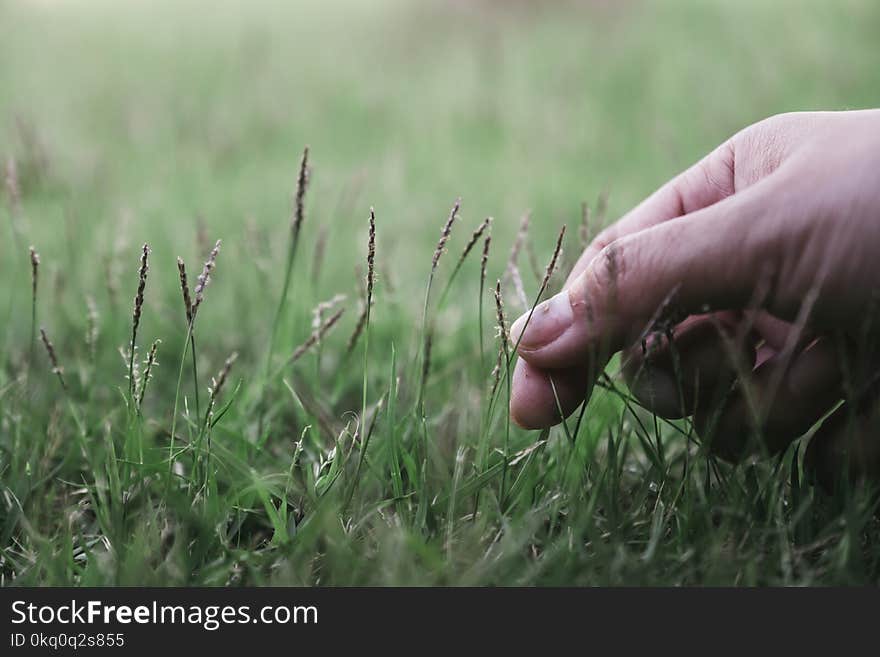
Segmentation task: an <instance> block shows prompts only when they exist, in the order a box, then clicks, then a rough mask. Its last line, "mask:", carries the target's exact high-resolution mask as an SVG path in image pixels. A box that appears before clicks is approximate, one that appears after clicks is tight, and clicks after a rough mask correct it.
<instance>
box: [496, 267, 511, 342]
mask: <svg viewBox="0 0 880 657" xmlns="http://www.w3.org/2000/svg"><path fill="white" fill-rule="evenodd" d="M495 314H496V317H497V319H498V335H499V336H500V338H501V345H502V346H503V347H504V349H505V351H506V350H507V343H508V337H507V322H505V321H504V299H503V298H502V296H501V279H500V278H499V279H498V281H497V282H496V283H495Z"/></svg>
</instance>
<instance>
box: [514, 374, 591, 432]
mask: <svg viewBox="0 0 880 657" xmlns="http://www.w3.org/2000/svg"><path fill="white" fill-rule="evenodd" d="M551 379H552V383H551ZM554 387H555V393H554ZM588 390H589V376H588V371H587V370H586V369H585V368H574V369H567V370H552V371H547V370H541V369H538V368H536V367H534V366H533V365H531V364H529V363H528V362H526V361H523V360H519V361H517V364H516V368H515V369H514V372H513V380H512V382H511V394H510V409H509V410H510V417H511V419H512V420H513V421H514V422H515V423H516V424H517V425H518V426H520V427H522V428H524V429H544V428H546V427H551V426H553V425H556V424H559V423H560V422H561V421H562V420H563V419H564V418H565V417H568V416H569V415H570V414H571V413H572V412H573V411H574V410H575V409H576V408H577V407H578V405H579V404H580V403H581V402H582V401H583V400H584V398H585V397H586V395H587V393H588ZM560 409H561V410H562V413H561V414H560Z"/></svg>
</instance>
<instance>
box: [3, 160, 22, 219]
mask: <svg viewBox="0 0 880 657" xmlns="http://www.w3.org/2000/svg"><path fill="white" fill-rule="evenodd" d="M4 178H5V183H6V197H7V199H8V201H9V211H10V212H11V213H13V214H15V213H16V212H18V208H19V205H20V204H21V186H20V185H19V182H18V166H17V165H16V163H15V158H14V157H12V156H11V155H10V156H9V158H7V160H6V172H5V175H4Z"/></svg>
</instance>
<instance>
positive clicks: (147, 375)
mask: <svg viewBox="0 0 880 657" xmlns="http://www.w3.org/2000/svg"><path fill="white" fill-rule="evenodd" d="M160 342H162V341H161V340H155V341H154V342H153V345H152V346H151V347H150V352H149V354H147V359H146V360H145V361H144V376H143V378H141V385H140V392H139V394H138V403H137V405H138V409H140V407H141V406H143V404H144V394H146V392H147V384H149V382H150V379H151V378H152V377H153V368H154V367H155V366H156V365H158V361H157V360H156V353H157V352H158V350H159V343H160Z"/></svg>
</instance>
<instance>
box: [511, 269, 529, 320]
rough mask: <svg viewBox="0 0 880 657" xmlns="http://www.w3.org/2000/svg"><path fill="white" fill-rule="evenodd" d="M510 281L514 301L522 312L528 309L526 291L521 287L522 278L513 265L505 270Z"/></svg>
mask: <svg viewBox="0 0 880 657" xmlns="http://www.w3.org/2000/svg"><path fill="white" fill-rule="evenodd" d="M507 273H508V275H509V276H510V280H511V281H512V282H513V291H514V292H515V293H516V300H517V301H519V305H520V306H522V308H523V310H527V309H528V307H529V298H528V297H527V296H526V290H525V288H524V287H523V282H522V276H520V274H519V267H517V266H516V265H513V266H512V267H510V268H509V269H508V270H507Z"/></svg>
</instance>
